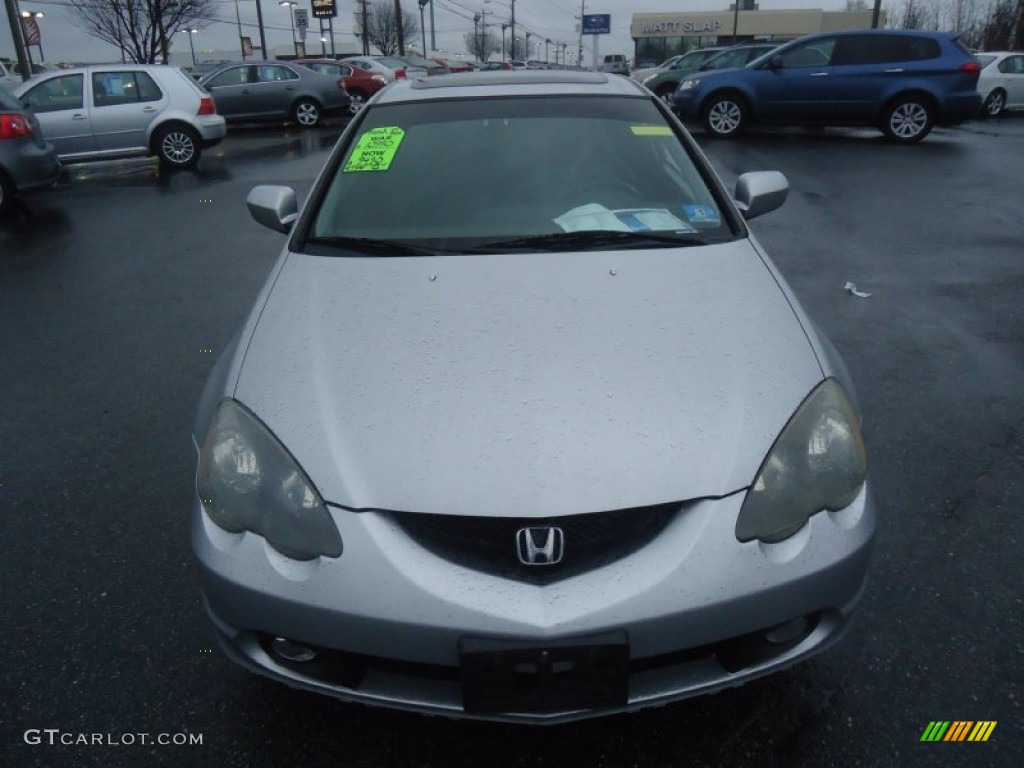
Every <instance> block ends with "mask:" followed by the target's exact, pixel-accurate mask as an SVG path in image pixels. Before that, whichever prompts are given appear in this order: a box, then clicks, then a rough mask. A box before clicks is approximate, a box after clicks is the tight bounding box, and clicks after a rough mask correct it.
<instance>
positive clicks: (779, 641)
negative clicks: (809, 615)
mask: <svg viewBox="0 0 1024 768" xmlns="http://www.w3.org/2000/svg"><path fill="white" fill-rule="evenodd" d="M809 628H810V622H808V621H807V619H806V618H805V617H803V616H801V617H799V618H797V619H793V620H792V621H787V622H786V623H785V624H779V625H778V626H777V627H772V628H771V629H769V630H768V631H767V632H765V633H764V639H765V640H767V641H768V642H769V643H772V644H773V645H786V644H788V643H792V642H793V641H795V640H797V639H803V637H804V636H806V635H807V632H808V630H809Z"/></svg>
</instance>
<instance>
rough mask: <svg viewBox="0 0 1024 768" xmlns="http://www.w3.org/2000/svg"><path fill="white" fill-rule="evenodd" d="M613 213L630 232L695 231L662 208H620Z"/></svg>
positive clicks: (688, 232) (679, 232) (690, 232)
mask: <svg viewBox="0 0 1024 768" xmlns="http://www.w3.org/2000/svg"><path fill="white" fill-rule="evenodd" d="M613 213H614V214H615V216H616V217H617V218H618V220H619V221H621V222H622V223H623V224H625V225H626V226H627V227H629V229H630V231H632V232H652V231H654V232H658V231H671V232H675V233H676V234H681V233H684V232H685V233H687V234H692V233H694V232H696V231H697V230H695V229H694V228H693V227H691V226H690V225H689V224H687V223H686V222H685V221H683V220H682V219H680V218H679V217H677V216H675V215H674V214H672V213H669V212H668V211H666V210H665V209H664V208H622V209H620V210H617V211H613Z"/></svg>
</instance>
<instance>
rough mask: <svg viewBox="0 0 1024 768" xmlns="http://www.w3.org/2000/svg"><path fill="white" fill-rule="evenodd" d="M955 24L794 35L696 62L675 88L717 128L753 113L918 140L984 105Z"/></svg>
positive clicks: (758, 118)
mask: <svg viewBox="0 0 1024 768" xmlns="http://www.w3.org/2000/svg"><path fill="white" fill-rule="evenodd" d="M957 38H958V35H957V34H950V33H942V32H923V31H919V30H876V29H866V30H857V31H850V32H826V33H821V34H815V35H807V36H806V37H801V38H799V39H798V40H794V41H792V42H790V43H787V44H785V45H783V46H780V47H779V48H776V49H775V50H774V51H772V52H771V53H770V54H766V55H764V56H762V57H760V58H758V59H755V60H754V61H752V62H751V63H750V64H748V65H747V66H746V67H744V68H742V69H730V70H724V71H720V72H707V73H703V72H697V73H694V74H693V75H691V76H690V77H688V78H685V79H684V80H683V81H682V82H681V83H680V84H679V88H678V90H676V92H675V95H674V96H673V104H674V106H675V108H676V111H677V112H678V113H679V115H680V116H681V117H682V118H683V119H684V120H692V121H700V122H702V123H703V124H704V127H705V129H706V130H707V131H708V132H709V133H710V134H711V135H714V136H722V137H728V136H735V135H736V134H738V133H740V132H741V131H742V130H743V129H744V128H746V127H747V126H748V125H751V124H753V123H774V124H777V125H850V126H863V125H866V126H874V127H876V128H878V129H879V130H881V131H882V133H884V134H885V135H886V136H887V137H888V138H890V139H891V140H893V141H896V142H900V143H905V144H910V143H913V142H916V141H920V140H921V139H923V138H924V137H925V136H927V135H928V133H929V132H930V131H931V129H932V127H933V126H935V125H956V124H958V123H962V122H964V121H966V120H969V119H971V118H973V117H975V116H977V114H978V109H979V107H980V96H979V95H978V75H979V73H980V71H981V67H980V65H979V63H978V62H977V61H976V60H975V58H974V56H972V55H971V52H970V51H969V50H967V48H966V47H964V45H963V44H962V43H960V42H959V40H958V39H957Z"/></svg>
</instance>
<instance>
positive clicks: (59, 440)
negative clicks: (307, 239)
mask: <svg viewBox="0 0 1024 768" xmlns="http://www.w3.org/2000/svg"><path fill="white" fill-rule="evenodd" d="M343 126H344V123H343V122H333V123H331V124H328V125H326V126H324V127H320V128H317V129H315V130H310V131H301V130H298V129H296V128H287V129H283V128H279V127H269V128H268V127H263V128H243V129H237V130H232V132H231V133H229V136H228V138H227V140H226V141H225V142H224V143H223V144H222V145H220V146H219V147H217V148H216V149H214V150H212V151H210V152H209V153H208V154H207V155H205V156H204V157H203V160H202V161H201V162H200V164H199V166H198V168H196V169H195V170H191V171H176V172H163V171H161V170H160V169H159V168H158V165H157V164H156V163H155V161H130V162H123V163H112V164H104V165H102V166H100V165H89V166H78V167H73V168H69V169H67V170H66V173H65V178H64V180H63V181H62V183H61V185H60V186H59V187H58V188H57V189H56V190H53V191H51V192H49V193H46V194H42V195H37V196H33V197H31V198H30V199H28V200H27V201H26V203H25V205H24V206H23V207H22V208H20V209H19V210H18V211H16V212H15V213H14V215H13V216H11V217H9V218H8V219H7V220H5V221H3V222H2V223H0V339H2V341H0V361H2V364H0V414H2V417H0V437H2V439H3V444H4V446H5V447H4V449H3V451H2V456H3V458H2V460H0V510H2V512H3V514H2V515H0V526H2V527H0V531H2V534H0V537H2V541H3V557H2V558H0V588H2V592H3V594H4V596H5V606H6V612H5V623H4V628H3V630H2V631H0V650H2V652H3V657H4V659H5V664H4V665H3V670H2V672H0V675H2V681H3V683H2V690H3V691H4V695H3V696H2V704H0V707H2V709H0V726H2V727H0V764H2V765H12V766H13V765H17V766H33V765H38V766H57V765H59V766H64V765H68V766H70V765H75V766H85V765H126V766H127V765H147V766H149V765H168V766H173V765H217V766H219V767H220V768H226V767H227V766H262V765H266V766H284V765H300V764H305V765H334V766H388V767H390V766H406V765H409V766H433V765H449V766H452V765H457V766H474V767H475V766H502V765H508V766H558V768H592V767H594V766H609V767H618V766H666V767H667V766H673V767H676V766H690V765H694V766H697V765H728V766H755V765H756V766H766V765H772V766H774V765H778V766H792V765H797V766H803V765H807V766H818V765H844V766H846V765H849V766H853V765H860V766H876V765H877V766H893V765H908V766H909V765H971V766H981V765H986V766H1011V765H1020V764H1021V762H1022V759H1024V724H1022V714H1024V713H1022V695H1024V691H1022V683H1024V568H1021V565H1020V560H1021V558H1020V538H1021V536H1020V532H1019V529H1018V528H1017V527H1016V515H1017V514H1018V513H1019V507H1020V499H1021V498H1022V496H1024V300H1022V299H1024V218H1022V216H1021V211H1020V197H1021V181H1020V165H1021V164H1020V158H1021V157H1022V156H1024V119H1022V118H1021V117H1019V116H1017V117H1008V118H1005V119H1001V120H995V121H987V122H981V121H976V122H972V123H969V124H967V125H966V126H964V127H962V128H959V129H937V130H936V131H935V132H934V133H933V134H932V135H931V136H929V137H928V138H927V139H926V140H925V141H924V142H923V143H921V144H920V145H915V146H909V147H908V146H896V145H892V144H889V143H887V142H886V141H885V140H884V139H883V138H882V137H881V135H880V134H879V133H878V132H877V131H873V130H863V131H862V130H836V129H829V130H823V131H803V130H791V129H779V130H763V131H755V132H753V133H751V134H750V135H747V136H745V137H743V138H741V139H739V140H736V141H729V142H722V141H711V140H705V139H703V137H702V136H701V134H699V133H698V134H697V136H698V139H699V140H700V141H701V143H702V145H703V147H704V149H705V151H706V152H707V153H708V155H709V156H710V157H711V159H712V161H713V163H714V165H715V166H716V168H717V169H718V170H719V172H720V174H721V175H722V176H723V178H724V180H725V182H726V185H727V186H728V187H730V188H731V187H732V184H733V182H734V180H735V178H736V177H737V176H738V175H739V174H740V173H742V172H745V171H752V170H770V169H774V170H780V171H782V172H784V173H785V174H786V175H787V176H788V178H789V181H790V185H791V190H790V196H789V199H788V201H787V202H786V204H785V205H784V206H783V207H782V209H781V210H779V211H777V212H775V213H772V214H770V215H767V216H765V217H763V218H760V219H757V220H756V221H754V222H753V224H752V229H753V230H754V231H755V233H756V234H757V236H758V237H759V239H760V240H761V242H762V244H763V245H765V246H766V248H767V250H768V251H769V253H770V254H771V256H772V257H773V259H774V260H775V261H776V263H777V264H778V266H779V267H780V269H781V271H782V273H783V274H784V275H785V277H786V279H787V280H788V281H789V282H790V284H791V285H792V287H793V289H794V290H795V292H796V294H797V295H798V297H799V298H800V300H801V301H802V302H803V304H804V306H805V307H806V308H807V310H808V311H809V312H810V314H811V315H812V316H813V317H814V318H815V319H816V320H817V321H818V323H819V324H820V325H821V326H822V328H823V329H824V331H825V332H826V334H827V335H828V336H830V337H831V339H832V340H833V341H834V343H835V345H836V346H837V347H838V348H839V350H840V352H841V353H842V354H843V356H844V357H845V359H846V362H847V364H848V365H849V367H850V370H851V373H852V375H853V378H854V380H855V382H856V384H857V386H858V394H859V396H860V399H861V406H862V410H863V412H864V414H865V434H866V441H867V445H868V450H869V465H870V473H871V477H872V482H873V486H874V493H875V495H876V499H877V501H878V505H879V510H880V526H879V532H878V537H877V543H876V549H875V553H874V561H873V568H872V577H871V580H870V582H869V586H868V591H867V593H866V595H865V597H864V599H863V602H862V604H861V609H860V613H859V616H858V619H857V622H856V624H855V626H854V629H853V630H852V631H851V633H850V634H849V635H848V637H847V638H846V639H845V640H844V641H843V643H842V644H841V645H839V646H838V647H836V648H835V649H833V650H831V651H829V652H827V653H825V654H823V655H821V656H818V657H816V658H815V659H814V660H812V661H809V662H807V663H804V664H802V665H799V666H797V667H794V668H792V669H789V670H787V671H785V672H782V673H780V674H777V675H774V676H772V677H769V678H765V679H762V680H760V681H758V682H755V683H752V684H750V685H748V686H745V687H742V688H738V689H731V690H728V691H726V692H723V693H720V694H717V695H714V696H711V697H705V698H700V699H694V700H690V701H687V702H683V703H680V704H675V705H670V706H666V707H663V708H659V709H654V710H648V711H645V712H641V713H638V714H634V715H628V716H618V717H613V718H609V719H604V720H592V721H587V722H583V723H580V724H574V725H566V726H558V727H553V728H547V729H533V730H527V729H524V728H522V727H513V726H499V725H488V724H483V725H481V724H479V723H465V722H454V721H449V720H442V719H431V718H425V717H420V716H416V715H407V714H400V713H394V712H388V711H382V710H375V709H369V708H364V707H357V706H351V705H346V704H342V703H338V702H335V701H333V700H329V699H326V698H321V697H317V696H314V695H310V694H306V693H301V692H298V691H293V690H291V689H288V688H286V687H284V686H280V685H277V684H274V683H272V682H269V681H265V680H263V679H259V678H257V677H255V676H251V675H248V674H246V673H245V672H243V671H241V670H240V669H239V668H237V667H236V666H235V665H233V664H231V663H230V662H229V661H227V660H226V659H225V658H224V657H222V656H221V654H220V653H219V652H218V651H217V650H216V648H215V647H214V645H213V639H212V638H213V634H212V631H211V629H210V626H209V622H208V619H207V618H206V616H205V614H204V612H203V609H202V606H201V605H200V600H199V590H198V583H197V578H196V570H195V567H194V565H193V559H192V554H191V550H190V546H189V515H190V512H191V505H192V499H193V494H194V490H193V472H194V451H193V448H192V445H191V442H190V432H191V424H192V418H193V415H194V411H195V406H196V403H197V400H198V398H199V394H200V391H201V389H202V386H203V383H204V381H205V379H206V376H207V374H208V373H209V371H210V368H211V367H212V365H213V363H214V361H215V359H216V357H217V354H218V352H219V350H221V349H222V348H223V347H224V345H225V344H226V343H227V342H228V341H229V339H230V338H231V336H232V335H233V334H234V332H235V330H236V329H237V327H238V326H239V324H240V323H241V322H242V320H243V319H244V317H245V315H246V312H247V311H248V309H249V307H250V305H251V303H252V301H253V299H254V297H255V294H256V292H257V291H258V290H259V289H260V287H261V285H262V283H263V280H264V279H265V277H266V275H267V272H268V270H269V269H270V267H271V265H272V264H273V262H274V260H275V258H276V256H277V253H278V251H279V249H280V247H281V245H282V242H283V239H282V237H281V236H277V235H274V234H273V233H271V232H270V231H269V230H267V229H264V228H261V227H259V226H258V225H257V224H255V223H254V222H253V221H252V220H251V219H250V218H249V216H248V214H247V212H246V210H245V204H244V200H245V195H246V194H247V192H248V190H249V189H250V188H251V187H252V186H254V185H256V184H287V185H290V186H293V187H294V188H295V189H296V191H297V192H299V195H300V198H301V197H302V196H303V195H304V194H305V193H306V192H307V191H308V189H309V188H310V186H311V184H312V181H313V177H314V175H315V173H316V172H317V171H318V169H319V167H320V165H321V164H322V163H323V160H324V159H325V156H326V153H327V152H329V150H330V148H331V146H332V145H333V143H334V142H335V141H336V139H337V137H338V135H339V133H340V131H341V129H342V128H343ZM480 183H481V184H490V183H495V182H494V181H492V180H488V179H481V181H480ZM386 204H387V201H381V205H386ZM847 283H853V284H855V286H856V288H857V289H858V290H859V291H860V292H863V293H870V294H871V295H870V297H864V298H862V297H859V296H856V295H854V294H853V293H851V292H849V291H847V290H845V289H844V287H845V286H846V284H847ZM363 586H364V587H365V588H371V589H372V586H369V585H363ZM935 720H972V721H978V720H994V721H997V723H998V724H997V726H996V728H995V730H994V731H993V733H992V736H991V737H990V739H989V740H988V741H987V742H986V743H982V744H967V743H963V744H957V743H922V742H921V741H920V738H921V735H922V733H923V732H924V730H925V728H926V727H927V726H928V724H929V722H930V721H935ZM44 729H59V731H60V732H62V733H70V734H73V735H75V736H76V737H77V736H78V735H80V734H87V735H90V736H91V735H93V734H102V735H103V739H104V741H103V742H102V743H86V744H83V743H81V741H77V742H76V743H74V744H70V745H61V744H60V743H59V741H58V743H56V744H53V745H51V744H49V743H47V741H46V740H45V737H44V738H43V739H42V743H29V742H30V741H31V740H30V739H28V738H26V731H29V730H38V731H43V730H44ZM126 734H136V735H137V734H148V735H149V737H148V738H147V739H140V738H138V737H136V738H134V739H133V740H132V742H129V741H128V740H127V739H124V738H123V736H124V735H126ZM159 734H168V735H171V736H172V737H173V736H175V735H180V734H188V735H196V734H200V735H201V741H202V743H201V744H195V743H193V744H175V743H173V741H174V739H173V738H171V739H170V741H171V742H172V743H170V744H166V745H165V744H159V743H153V742H154V741H155V740H156V739H157V736H158V735H159ZM112 740H113V741H115V742H116V745H113V744H110V743H109V742H111V741H112ZM87 741H88V740H87Z"/></svg>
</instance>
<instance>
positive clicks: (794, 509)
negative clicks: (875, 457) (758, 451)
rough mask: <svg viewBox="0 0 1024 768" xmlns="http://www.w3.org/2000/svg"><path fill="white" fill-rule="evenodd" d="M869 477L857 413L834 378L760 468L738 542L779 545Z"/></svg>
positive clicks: (843, 502) (848, 498)
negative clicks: (812, 517) (759, 542)
mask: <svg viewBox="0 0 1024 768" xmlns="http://www.w3.org/2000/svg"><path fill="white" fill-rule="evenodd" d="M866 475H867V460H866V457H865V454H864V439H863V438H862V437H861V433H860V424H859V421H858V418H857V413H856V412H855V411H854V409H853V405H852V404H851V403H850V400H849V398H848V397H847V396H846V393H845V392H844V391H843V388H842V387H841V386H840V385H839V382H837V381H836V380H835V379H826V380H825V381H824V382H822V383H821V384H820V385H819V386H818V387H817V388H816V389H815V390H814V391H813V392H812V393H811V394H810V395H809V396H808V397H807V399H806V400H804V402H803V403H802V404H801V405H800V407H799V408H797V410H796V413H795V414H793V417H792V418H791V419H790V420H789V423H788V424H786V426H785V428H783V430H782V433H781V434H780V435H779V437H778V438H777V439H776V441H775V444H774V445H773V446H772V448H771V450H770V451H769V452H768V456H767V457H766V458H765V460H764V463H762V464H761V468H760V470H758V473H757V476H756V477H755V478H754V484H753V485H752V486H751V487H750V489H749V490H748V491H747V496H746V498H745V499H744V500H743V506H742V507H741V508H740V514H739V517H738V518H737V520H736V538H737V539H739V540H740V541H752V540H753V539H760V540H761V541H765V542H777V541H782V540H783V539H786V538H789V537H790V536H792V535H793V534H794V533H796V532H797V531H798V530H800V528H802V527H803V526H804V524H805V523H806V522H807V521H808V520H809V519H810V517H811V516H812V515H814V514H816V513H818V512H821V511H823V510H826V509H828V510H833V511H835V510H839V509H842V508H843V507H846V506H848V505H849V504H850V503H851V502H852V501H853V500H854V499H855V498H857V494H858V493H860V489H861V486H862V485H863V484H864V479H865V477H866Z"/></svg>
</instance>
